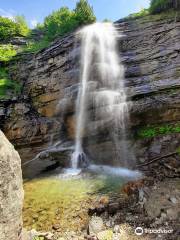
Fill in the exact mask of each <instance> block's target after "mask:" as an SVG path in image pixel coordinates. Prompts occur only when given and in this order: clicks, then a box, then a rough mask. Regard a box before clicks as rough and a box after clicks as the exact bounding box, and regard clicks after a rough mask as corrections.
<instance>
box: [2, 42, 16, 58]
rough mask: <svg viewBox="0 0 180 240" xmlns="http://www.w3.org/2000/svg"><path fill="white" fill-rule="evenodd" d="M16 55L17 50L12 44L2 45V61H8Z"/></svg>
mask: <svg viewBox="0 0 180 240" xmlns="http://www.w3.org/2000/svg"><path fill="white" fill-rule="evenodd" d="M15 55H16V50H15V49H14V47H13V46H12V45H11V44H1V45H0V61H2V62H7V61H9V60H11V58H12V57H14V56H15Z"/></svg>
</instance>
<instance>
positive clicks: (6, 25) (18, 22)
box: [0, 16, 29, 41]
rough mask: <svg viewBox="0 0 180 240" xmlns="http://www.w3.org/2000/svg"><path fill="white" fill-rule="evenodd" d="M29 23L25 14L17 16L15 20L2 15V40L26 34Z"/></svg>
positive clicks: (0, 35) (0, 28)
mask: <svg viewBox="0 0 180 240" xmlns="http://www.w3.org/2000/svg"><path fill="white" fill-rule="evenodd" d="M28 32H29V28H28V25H27V23H26V21H25V18H24V17H23V16H16V17H15V18H14V19H13V20H12V19H9V18H6V17H1V16H0V40H1V41H2V40H9V39H11V38H13V37H16V36H26V35H27V34H28Z"/></svg>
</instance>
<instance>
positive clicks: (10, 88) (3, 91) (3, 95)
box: [0, 67, 21, 99]
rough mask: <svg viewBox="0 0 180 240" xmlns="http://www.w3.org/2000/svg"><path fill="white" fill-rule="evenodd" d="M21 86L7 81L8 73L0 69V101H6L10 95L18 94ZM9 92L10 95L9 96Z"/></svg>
mask: <svg viewBox="0 0 180 240" xmlns="http://www.w3.org/2000/svg"><path fill="white" fill-rule="evenodd" d="M20 90H21V86H20V84H19V83H17V82H14V81H12V80H10V79H9V75H8V72H7V70H6V69H5V68H2V67H1V68H0V99H8V98H9V97H10V95H17V94H19V93H20ZM9 92H10V95H9Z"/></svg>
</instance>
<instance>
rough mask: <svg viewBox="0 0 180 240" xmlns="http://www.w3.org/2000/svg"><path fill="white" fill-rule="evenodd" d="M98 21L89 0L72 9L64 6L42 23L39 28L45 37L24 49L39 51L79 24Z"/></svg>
mask: <svg viewBox="0 0 180 240" xmlns="http://www.w3.org/2000/svg"><path fill="white" fill-rule="evenodd" d="M95 21H96V17H95V15H94V13H93V9H92V7H91V6H90V5H89V4H88V1H87V0H80V1H79V2H78V3H77V4H76V8H75V9H74V10H73V11H71V10H70V9H69V8H67V7H62V8H60V9H59V10H57V11H54V12H53V13H52V14H50V15H49V16H47V17H46V18H45V20H44V23H43V24H42V25H40V24H39V25H38V26H37V28H38V29H40V30H41V31H43V32H44V38H43V39H42V40H41V41H39V42H35V41H34V42H31V43H29V44H28V46H27V47H26V48H25V49H24V50H25V51H28V52H38V51H39V50H41V49H43V48H45V47H47V46H48V45H49V44H50V42H52V41H53V40H54V39H55V38H56V37H58V36H64V35H65V34H67V33H69V32H72V31H73V30H75V29H77V28H78V27H79V26H82V25H86V24H90V23H93V22H95Z"/></svg>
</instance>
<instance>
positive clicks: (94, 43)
mask: <svg viewBox="0 0 180 240" xmlns="http://www.w3.org/2000/svg"><path fill="white" fill-rule="evenodd" d="M78 35H79V36H80V39H81V44H82V48H81V77H80V78H81V79H80V80H81V86H80V89H79V94H78V99H77V103H76V138H75V152H74V153H73V155H72V158H71V160H72V167H73V168H78V163H79V161H81V160H83V159H84V158H85V154H84V153H83V146H82V145H83V142H82V140H83V134H84V131H85V124H88V123H87V122H86V121H87V116H86V115H87V103H88V104H89V101H90V99H89V95H90V90H89V89H91V88H89V84H90V83H92V81H95V82H97V84H96V85H97V86H96V89H95V90H94V91H93V92H91V93H92V94H91V95H93V98H94V100H93V104H94V109H95V114H96V117H97V118H101V119H104V118H108V117H109V116H110V117H111V118H112V119H113V122H114V130H113V131H112V132H111V135H112V138H113V141H114V142H115V143H114V144H115V146H116V145H117V148H118V134H119V130H120V129H121V130H122V131H121V132H124V129H125V122H126V119H127V118H128V107H127V102H126V94H125V90H124V67H123V65H122V64H121V63H120V59H119V56H118V55H117V49H116V38H118V36H119V34H118V33H117V32H116V29H115V27H114V26H113V24H111V23H95V24H93V25H89V26H87V27H85V28H83V29H82V30H80V31H79V34H78ZM117 152H118V149H117Z"/></svg>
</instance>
